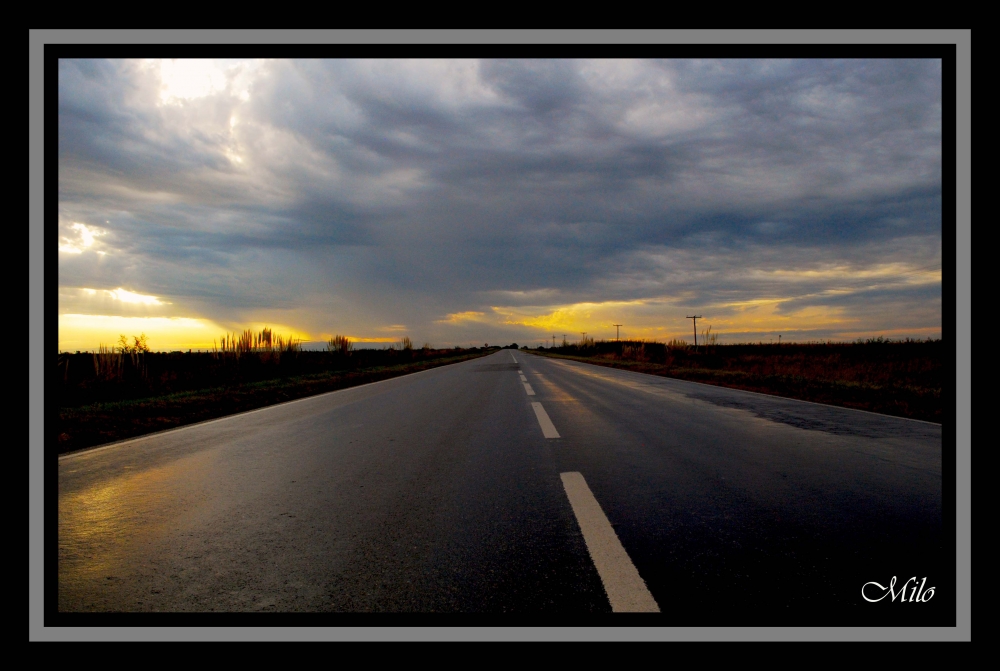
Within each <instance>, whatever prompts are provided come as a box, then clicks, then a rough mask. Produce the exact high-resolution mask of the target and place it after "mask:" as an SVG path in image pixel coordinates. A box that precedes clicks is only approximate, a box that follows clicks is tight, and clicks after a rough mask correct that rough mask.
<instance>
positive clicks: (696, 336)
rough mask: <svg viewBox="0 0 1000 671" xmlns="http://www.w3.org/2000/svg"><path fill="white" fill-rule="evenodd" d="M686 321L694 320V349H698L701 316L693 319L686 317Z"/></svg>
mask: <svg viewBox="0 0 1000 671" xmlns="http://www.w3.org/2000/svg"><path fill="white" fill-rule="evenodd" d="M684 319H693V320H694V348H695V349H696V350H697V349H698V320H699V319H701V315H695V316H693V317H685V318H684Z"/></svg>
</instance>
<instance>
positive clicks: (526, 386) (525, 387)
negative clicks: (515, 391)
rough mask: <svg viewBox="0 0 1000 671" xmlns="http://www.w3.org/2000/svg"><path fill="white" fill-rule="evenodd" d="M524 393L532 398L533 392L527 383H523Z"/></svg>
mask: <svg viewBox="0 0 1000 671" xmlns="http://www.w3.org/2000/svg"><path fill="white" fill-rule="evenodd" d="M524 391H526V392H528V396H534V395H535V390H534V389H532V388H531V385H530V384H528V383H527V382H525V383H524Z"/></svg>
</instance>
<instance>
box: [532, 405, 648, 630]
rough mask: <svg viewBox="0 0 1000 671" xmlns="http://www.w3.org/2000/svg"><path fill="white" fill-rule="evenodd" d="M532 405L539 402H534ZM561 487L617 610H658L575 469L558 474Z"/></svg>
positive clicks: (645, 611)
mask: <svg viewBox="0 0 1000 671" xmlns="http://www.w3.org/2000/svg"><path fill="white" fill-rule="evenodd" d="M534 405H538V404H537V403H535V404H534ZM559 477H560V478H562V483H563V487H564V488H565V489H566V496H567V497H568V498H569V504H570V505H571V506H572V507H573V513H574V514H575V515H576V521H577V523H578V524H579V525H580V531H581V532H582V533H583V540H584V541H585V542H586V543H587V551H588V552H589V553H590V558H591V560H593V562H594V567H595V568H597V573H598V574H599V575H600V576H601V582H602V583H604V591H605V592H606V593H607V595H608V601H610V602H611V610H612V611H614V612H616V613H659V612H660V607H659V606H658V605H657V603H656V600H655V599H654V598H653V595H652V594H650V593H649V588H648V587H646V582H645V581H644V580H643V579H642V576H640V575H639V571H638V570H637V569H636V568H635V564H633V563H632V560H631V559H630V558H629V556H628V553H627V552H625V548H624V547H622V544H621V541H620V540H618V534H616V533H615V530H614V529H613V528H611V523H610V522H608V518H607V517H606V516H605V515H604V511H603V510H601V505H600V504H599V503H598V502H597V499H595V498H594V494H593V493H592V492H591V491H590V487H588V486H587V481H586V480H584V479H583V475H581V474H580V473H577V472H573V473H561V474H560V476H559Z"/></svg>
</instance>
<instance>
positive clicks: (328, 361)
mask: <svg viewBox="0 0 1000 671" xmlns="http://www.w3.org/2000/svg"><path fill="white" fill-rule="evenodd" d="M406 344H407V345H408V346H407V347H405V348H404V347H400V348H397V349H381V350H365V349H361V350H353V349H352V348H349V347H345V348H344V349H343V351H331V352H303V351H298V350H297V349H296V348H295V347H294V346H293V347H288V345H287V343H282V346H281V347H278V346H277V344H276V343H275V346H267V347H260V346H255V347H251V348H245V349H244V350H243V351H240V349H239V348H238V347H236V348H233V347H229V348H224V349H223V350H222V351H220V352H216V353H208V352H190V353H188V352H171V353H166V352H163V353H156V352H141V351H134V348H133V351H128V349H125V350H124V351H123V348H114V349H110V348H108V349H105V350H104V351H99V352H96V353H90V352H85V353H77V354H69V353H62V354H60V355H59V364H58V368H57V369H56V371H55V374H54V375H52V376H51V377H50V378H49V380H50V382H51V383H52V387H51V388H53V389H54V390H55V393H56V395H57V396H58V413H59V416H58V420H55V418H53V420H54V421H57V426H58V434H57V435H58V438H57V440H56V444H57V445H58V448H57V449H58V452H59V453H64V452H69V451H73V450H78V449H82V448H85V447H93V446H95V445H102V444H104V443H110V442H114V441H118V440H124V439H126V438H133V437H135V436H140V435H143V434H146V433H151V432H154V431H162V430H164V429H170V428H173V427H177V426H182V425H184V424H192V423H194V422H201V421H205V420H209V419H214V418H217V417H223V416H225V415H231V414H233V413H238V412H244V411H247V410H253V409H255V408H261V407H264V406H267V405H273V404H275V403H281V402H283V401H290V400H294V399H297V398H303V397H306V396H312V395H314V394H320V393H323V392H327V391H334V390H337V389H344V388H347V387H352V386H356V385H359V384H365V383H368V382H376V381H378V380H384V379H387V378H390V377H396V376H399V375H405V374H407V373H414V372H417V371H421V370H426V369H428V368H434V367H436V366H443V365H447V364H451V363H457V362H459V361H466V360H468V359H472V358H476V357H480V356H484V355H486V354H489V353H491V352H494V351H496V349H497V348H495V347H494V348H490V349H480V348H472V349H430V348H421V349H414V348H412V347H411V346H409V343H408V342H407V343H406ZM50 408H51V406H50Z"/></svg>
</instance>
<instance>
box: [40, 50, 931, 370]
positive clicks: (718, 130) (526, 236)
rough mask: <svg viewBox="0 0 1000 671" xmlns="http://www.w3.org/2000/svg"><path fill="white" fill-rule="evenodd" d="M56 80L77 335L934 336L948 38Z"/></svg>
mask: <svg viewBox="0 0 1000 671" xmlns="http://www.w3.org/2000/svg"><path fill="white" fill-rule="evenodd" d="M58 88H59V103H58V104H59V183H58V188H59V217H58V218H59V224H58V225H59V348H60V350H68V351H75V350H92V349H95V348H97V347H98V346H99V345H100V344H107V345H112V344H114V343H115V342H116V341H117V340H118V336H119V335H120V334H126V335H129V336H131V335H138V334H139V333H140V332H142V333H145V334H146V335H147V337H148V340H149V344H150V346H151V348H152V349H154V350H165V351H170V350H177V349H181V350H186V349H189V348H190V349H204V348H210V347H211V346H212V343H213V340H218V339H220V338H221V336H222V335H223V334H224V333H230V332H237V331H242V330H243V329H246V328H251V329H260V328H263V327H265V326H267V327H270V328H272V329H273V330H275V331H277V332H279V333H281V334H285V335H291V336H293V337H297V338H300V339H302V340H304V341H309V342H313V343H321V342H323V341H325V340H326V339H328V338H330V337H332V336H333V335H346V336H348V337H350V338H351V339H352V340H355V341H357V342H358V343H360V344H361V345H362V346H386V345H388V344H389V343H392V342H397V341H398V340H399V339H400V338H401V337H403V336H407V337H409V338H410V339H411V340H412V341H413V342H414V343H415V344H416V345H418V346H419V345H421V344H423V343H428V344H430V345H431V346H433V347H450V346H455V345H459V346H463V347H468V346H471V345H482V344H484V343H490V344H501V345H506V344H510V343H511V342H516V343H519V344H521V345H529V346H532V347H534V346H537V345H539V344H542V343H543V342H548V343H550V344H551V342H552V337H553V336H555V337H556V340H557V342H561V341H562V339H563V336H564V335H565V337H566V339H567V340H569V341H574V340H579V339H580V337H581V334H582V333H586V334H587V337H593V338H596V339H613V338H615V337H616V327H615V326H614V324H621V326H620V334H621V337H622V338H623V339H625V338H630V339H639V338H641V339H647V340H653V339H656V340H659V341H661V342H663V341H666V340H670V339H672V338H683V339H686V340H687V341H689V342H690V341H691V340H692V339H693V334H692V320H691V319H688V318H687V317H688V316H689V315H700V316H701V318H700V319H699V320H698V330H699V333H701V332H703V331H704V330H705V329H707V328H708V327H709V326H710V327H711V332H712V333H715V334H718V336H719V342H758V341H764V342H768V341H772V340H774V341H776V340H777V337H778V335H779V334H780V335H781V337H782V342H792V341H817V340H819V341H826V340H835V341H839V340H848V341H850V340H855V339H857V338H866V337H874V336H879V335H882V336H885V337H890V338H893V339H897V338H904V337H913V338H927V337H933V338H937V337H940V335H941V320H942V315H941V238H942V202H941V63H940V61H939V60H891V59H886V60H855V59H847V60H830V61H827V60H811V59H807V60H749V59H738V60H649V61H646V60H568V59H567V60H480V61H477V60H384V59H383V60H291V61H287V60H184V59H178V60H60V62H59V84H58ZM699 337H701V336H700V335H699Z"/></svg>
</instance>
